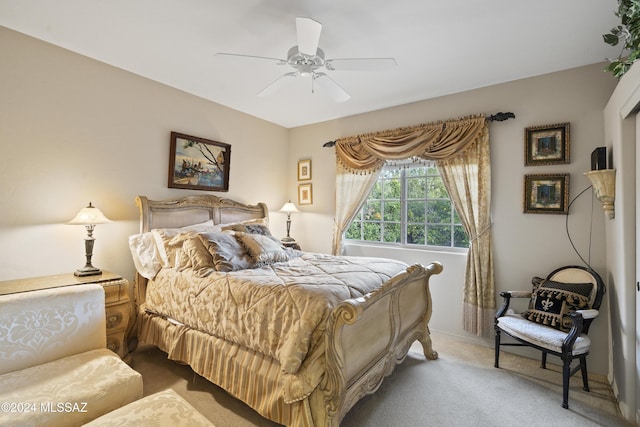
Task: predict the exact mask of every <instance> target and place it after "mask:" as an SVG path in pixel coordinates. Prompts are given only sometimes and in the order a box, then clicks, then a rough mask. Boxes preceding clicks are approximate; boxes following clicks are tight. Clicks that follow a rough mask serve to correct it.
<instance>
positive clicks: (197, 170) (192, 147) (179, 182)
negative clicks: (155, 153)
mask: <svg viewBox="0 0 640 427" xmlns="http://www.w3.org/2000/svg"><path fill="white" fill-rule="evenodd" d="M170 150H171V151H170V154H169V188H185V189H189V190H207V191H229V162H230V161H231V145H229V144H224V143H222V142H217V141H212V140H209V139H204V138H200V137H197V136H190V135H184V134H182V133H178V132H171V147H170Z"/></svg>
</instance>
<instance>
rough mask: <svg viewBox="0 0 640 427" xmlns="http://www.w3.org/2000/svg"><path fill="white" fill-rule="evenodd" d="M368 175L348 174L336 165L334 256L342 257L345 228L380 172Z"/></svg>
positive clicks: (378, 170)
mask: <svg viewBox="0 0 640 427" xmlns="http://www.w3.org/2000/svg"><path fill="white" fill-rule="evenodd" d="M381 169H382V168H381V167H380V168H378V169H377V171H373V172H371V173H368V174H354V173H349V172H348V171H346V170H345V169H344V167H343V166H342V165H341V164H340V163H338V165H337V171H338V174H337V176H336V215H335V220H334V221H335V222H334V226H333V247H332V251H333V254H334V255H342V254H343V252H344V248H343V244H342V243H343V241H344V233H345V231H347V227H348V226H349V224H350V223H351V221H352V220H353V218H354V217H355V216H356V215H357V214H358V212H359V211H360V208H361V207H362V204H363V203H364V201H365V200H366V199H367V196H368V195H369V192H371V188H372V187H373V185H374V184H375V183H376V180H377V179H378V176H379V175H380V170H381Z"/></svg>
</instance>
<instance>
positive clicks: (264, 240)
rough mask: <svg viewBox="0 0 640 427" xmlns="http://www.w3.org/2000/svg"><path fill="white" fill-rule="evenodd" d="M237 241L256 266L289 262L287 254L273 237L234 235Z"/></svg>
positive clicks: (246, 234)
mask: <svg viewBox="0 0 640 427" xmlns="http://www.w3.org/2000/svg"><path fill="white" fill-rule="evenodd" d="M236 238H237V239H238V241H239V242H240V243H241V244H242V246H244V247H245V248H246V249H247V252H249V255H251V258H252V259H253V260H254V261H255V263H256V264H257V265H258V266H263V265H268V264H272V263H274V262H283V261H289V254H288V253H287V251H286V250H285V248H284V246H282V244H281V243H280V241H279V240H277V239H276V238H275V237H271V236H263V235H261V234H249V233H236Z"/></svg>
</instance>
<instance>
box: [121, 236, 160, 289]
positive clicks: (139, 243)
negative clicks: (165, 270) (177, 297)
mask: <svg viewBox="0 0 640 427" xmlns="http://www.w3.org/2000/svg"><path fill="white" fill-rule="evenodd" d="M129 250H130V251H131V256H132V257H133V264H134V265H135V267H136V270H137V271H138V273H140V275H142V277H146V278H147V279H153V278H154V277H156V274H157V273H158V271H160V269H161V268H162V258H161V257H160V253H159V252H158V247H157V246H156V241H155V239H154V238H153V234H152V233H151V232H148V233H142V234H134V235H132V236H129Z"/></svg>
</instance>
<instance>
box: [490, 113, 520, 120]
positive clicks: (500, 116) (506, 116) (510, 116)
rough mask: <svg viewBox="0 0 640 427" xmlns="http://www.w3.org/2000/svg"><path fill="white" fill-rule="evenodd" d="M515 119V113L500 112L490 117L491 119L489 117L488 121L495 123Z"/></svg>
mask: <svg viewBox="0 0 640 427" xmlns="http://www.w3.org/2000/svg"><path fill="white" fill-rule="evenodd" d="M515 118H516V115H515V114H513V113H503V112H499V113H496V114H492V115H490V116H489V117H487V120H488V121H490V122H493V121H496V122H504V121H505V120H509V119H515Z"/></svg>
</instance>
